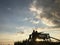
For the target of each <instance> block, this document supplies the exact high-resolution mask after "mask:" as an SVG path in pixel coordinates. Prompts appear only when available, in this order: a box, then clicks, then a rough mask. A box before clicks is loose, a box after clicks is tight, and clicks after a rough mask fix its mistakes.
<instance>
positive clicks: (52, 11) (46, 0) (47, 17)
mask: <svg viewBox="0 0 60 45" xmlns="http://www.w3.org/2000/svg"><path fill="white" fill-rule="evenodd" d="M30 9H31V10H32V11H35V12H36V13H37V15H36V16H40V19H41V20H42V21H43V23H45V24H47V25H48V26H60V0H34V1H33V3H32V4H31V7H30ZM41 9H42V10H41ZM38 12H41V13H38Z"/></svg>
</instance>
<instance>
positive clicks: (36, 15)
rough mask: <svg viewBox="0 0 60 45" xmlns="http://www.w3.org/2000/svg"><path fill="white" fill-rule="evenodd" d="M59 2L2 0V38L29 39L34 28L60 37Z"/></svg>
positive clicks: (0, 32)
mask: <svg viewBox="0 0 60 45" xmlns="http://www.w3.org/2000/svg"><path fill="white" fill-rule="evenodd" d="M59 4H60V1H59V0H58V1H57V0H50V1H48V0H45V1H44V0H0V36H1V37H0V40H10V39H11V40H14V41H20V40H24V39H27V38H28V35H29V34H30V33H31V32H32V31H33V29H34V28H38V31H44V32H48V33H50V34H51V36H54V37H57V38H60V36H59V34H60V13H59V12H60V6H59ZM52 34H53V35H52ZM54 34H56V35H57V36H55V35H54ZM21 37H22V38H21Z"/></svg>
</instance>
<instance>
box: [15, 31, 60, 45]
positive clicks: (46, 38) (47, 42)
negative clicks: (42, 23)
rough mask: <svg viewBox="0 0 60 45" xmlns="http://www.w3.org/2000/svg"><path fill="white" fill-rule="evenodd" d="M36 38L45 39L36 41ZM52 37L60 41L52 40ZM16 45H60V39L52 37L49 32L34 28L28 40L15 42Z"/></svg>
mask: <svg viewBox="0 0 60 45" xmlns="http://www.w3.org/2000/svg"><path fill="white" fill-rule="evenodd" d="M36 38H39V39H43V41H40V42H36V41H35V40H36ZM50 38H52V39H55V40H57V41H59V42H52V41H51V39H50ZM14 45H60V40H59V39H56V38H54V37H50V35H49V34H48V33H43V32H37V31H35V30H33V32H32V34H30V35H29V38H28V39H27V40H25V41H23V42H15V43H14Z"/></svg>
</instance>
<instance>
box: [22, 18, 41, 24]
mask: <svg viewBox="0 0 60 45" xmlns="http://www.w3.org/2000/svg"><path fill="white" fill-rule="evenodd" d="M35 18H38V17H35ZM23 21H28V22H31V23H32V24H39V22H40V21H39V20H36V19H34V18H24V20H23Z"/></svg>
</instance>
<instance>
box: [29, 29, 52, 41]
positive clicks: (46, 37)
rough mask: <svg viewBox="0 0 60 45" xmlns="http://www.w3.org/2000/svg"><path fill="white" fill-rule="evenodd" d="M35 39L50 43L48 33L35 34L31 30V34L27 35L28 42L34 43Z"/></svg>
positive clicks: (35, 32)
mask: <svg viewBox="0 0 60 45" xmlns="http://www.w3.org/2000/svg"><path fill="white" fill-rule="evenodd" d="M36 38H39V39H43V40H44V41H51V39H50V35H49V34H48V33H43V32H39V33H38V32H37V31H35V30H33V32H32V34H30V35H29V39H28V40H30V41H35V40H36Z"/></svg>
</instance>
